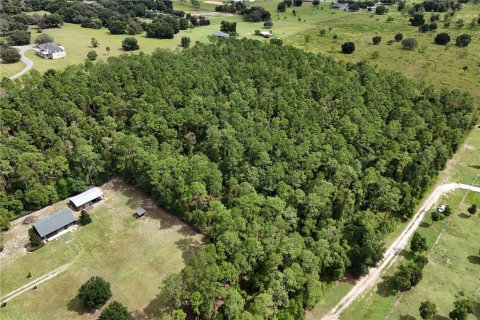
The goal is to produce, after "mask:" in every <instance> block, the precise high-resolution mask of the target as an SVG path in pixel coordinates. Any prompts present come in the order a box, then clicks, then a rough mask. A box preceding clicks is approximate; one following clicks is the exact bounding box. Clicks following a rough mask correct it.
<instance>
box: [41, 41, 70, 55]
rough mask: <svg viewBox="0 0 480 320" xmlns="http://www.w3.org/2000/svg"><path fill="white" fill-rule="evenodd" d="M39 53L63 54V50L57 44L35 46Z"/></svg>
mask: <svg viewBox="0 0 480 320" xmlns="http://www.w3.org/2000/svg"><path fill="white" fill-rule="evenodd" d="M37 48H38V49H40V51H48V52H50V53H55V52H63V51H65V48H64V47H62V46H61V45H60V44H57V43H42V44H39V45H38V46H37Z"/></svg>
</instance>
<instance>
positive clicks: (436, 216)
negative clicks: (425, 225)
mask: <svg viewBox="0 0 480 320" xmlns="http://www.w3.org/2000/svg"><path fill="white" fill-rule="evenodd" d="M430 217H431V218H432V221H438V220H440V213H438V212H437V211H433V212H432V213H430Z"/></svg>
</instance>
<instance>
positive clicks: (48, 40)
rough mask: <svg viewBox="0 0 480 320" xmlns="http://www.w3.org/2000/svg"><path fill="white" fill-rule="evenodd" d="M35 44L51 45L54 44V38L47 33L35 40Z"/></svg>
mask: <svg viewBox="0 0 480 320" xmlns="http://www.w3.org/2000/svg"><path fill="white" fill-rule="evenodd" d="M34 42H35V44H42V43H51V42H53V37H52V36H50V35H48V34H46V33H42V34H40V35H39V36H38V37H37V38H36V39H35V41H34Z"/></svg>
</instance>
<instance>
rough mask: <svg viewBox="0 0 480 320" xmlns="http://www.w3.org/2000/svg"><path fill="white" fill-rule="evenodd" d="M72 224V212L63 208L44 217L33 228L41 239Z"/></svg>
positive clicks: (73, 219) (73, 220)
mask: <svg viewBox="0 0 480 320" xmlns="http://www.w3.org/2000/svg"><path fill="white" fill-rule="evenodd" d="M72 222H75V217H74V216H73V213H72V210H70V209H69V208H63V209H61V210H59V211H57V212H55V213H54V214H52V215H50V216H48V217H46V218H45V219H42V220H39V221H38V222H35V223H34V224H33V227H34V228H35V230H37V232H38V234H39V235H40V237H42V238H43V237H45V236H46V235H48V234H50V233H52V232H54V231H56V230H58V229H61V228H63V227H65V226H66V225H69V224H70V223H72Z"/></svg>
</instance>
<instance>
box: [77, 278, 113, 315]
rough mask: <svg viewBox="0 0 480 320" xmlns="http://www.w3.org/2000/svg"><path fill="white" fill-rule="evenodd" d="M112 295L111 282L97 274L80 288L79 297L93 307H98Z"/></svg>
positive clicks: (85, 303) (88, 306) (87, 305)
mask: <svg viewBox="0 0 480 320" xmlns="http://www.w3.org/2000/svg"><path fill="white" fill-rule="evenodd" d="M111 297H112V291H111V290H110V283H108V282H107V281H105V280H104V279H103V278H101V277H97V276H95V277H91V278H90V279H89V280H88V281H87V282H85V283H84V284H82V286H81V287H80V289H79V290H78V298H79V299H80V300H81V301H82V302H83V304H84V305H85V306H86V307H87V308H91V309H98V308H99V307H101V306H103V305H104V304H105V303H106V302H107V301H108V299H110V298H111Z"/></svg>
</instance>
